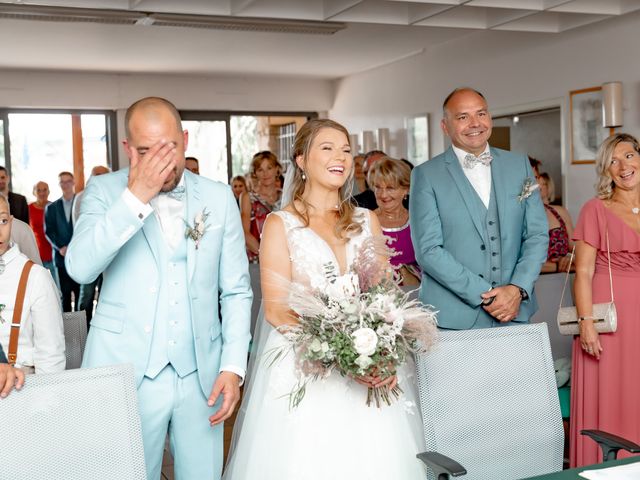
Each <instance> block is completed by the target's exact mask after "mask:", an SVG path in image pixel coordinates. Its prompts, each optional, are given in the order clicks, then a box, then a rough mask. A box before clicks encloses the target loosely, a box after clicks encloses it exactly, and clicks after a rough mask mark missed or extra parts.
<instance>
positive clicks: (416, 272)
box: [368, 157, 421, 285]
mask: <svg viewBox="0 0 640 480" xmlns="http://www.w3.org/2000/svg"><path fill="white" fill-rule="evenodd" d="M410 181H411V169H410V168H409V167H408V166H407V165H406V164H405V163H403V162H401V161H399V160H395V159H393V158H390V157H382V158H380V159H378V160H377V161H376V162H375V163H374V164H373V166H372V167H371V169H370V170H369V175H368V182H369V185H370V186H371V187H372V188H373V193H374V194H375V198H376V202H377V204H378V208H377V209H376V210H374V212H375V213H376V215H377V216H378V220H380V226H381V227H382V233H383V234H384V235H385V236H387V237H389V238H391V239H392V242H391V244H390V246H391V248H393V249H394V250H395V251H396V255H395V256H393V257H391V265H393V266H394V267H395V268H396V270H397V271H398V273H399V275H400V277H401V281H402V284H403V285H419V284H420V276H421V274H420V268H419V267H418V262H416V255H415V252H414V251H413V244H412V243H411V227H410V226H409V211H408V210H407V209H406V208H405V207H404V205H403V203H402V202H403V200H404V199H405V198H406V196H407V195H408V193H409V182H410Z"/></svg>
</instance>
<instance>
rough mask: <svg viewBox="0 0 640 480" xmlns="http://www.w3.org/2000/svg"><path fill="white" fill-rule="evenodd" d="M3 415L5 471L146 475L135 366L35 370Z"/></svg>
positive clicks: (26, 479)
mask: <svg viewBox="0 0 640 480" xmlns="http://www.w3.org/2000/svg"><path fill="white" fill-rule="evenodd" d="M0 418H1V419H2V434H3V438H4V439H5V445H4V447H3V448H0V465H1V466H2V467H1V469H0V470H1V472H2V473H1V474H0V477H2V478H7V479H9V478H10V479H12V480H34V479H45V478H59V479H64V480H98V479H99V480H123V479H127V480H143V479H146V471H145V463H144V451H143V447H142V429H141V426H140V417H139V414H138V404H137V397H136V388H135V384H134V377H133V367H132V366H131V365H115V366H111V367H103V368H91V369H78V370H68V371H65V372H61V373H52V374H39V375H28V376H27V379H26V381H25V385H24V387H23V388H22V390H21V391H19V392H18V391H13V392H11V393H10V394H9V396H8V397H7V398H5V399H3V400H1V401H0Z"/></svg>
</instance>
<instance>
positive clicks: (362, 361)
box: [355, 355, 373, 370]
mask: <svg viewBox="0 0 640 480" xmlns="http://www.w3.org/2000/svg"><path fill="white" fill-rule="evenodd" d="M355 363H356V365H358V366H359V367H360V368H361V369H362V370H366V369H367V368H368V367H369V365H371V364H372V363H373V360H371V358H370V357H367V356H366V355H360V356H359V357H358V358H356V359H355Z"/></svg>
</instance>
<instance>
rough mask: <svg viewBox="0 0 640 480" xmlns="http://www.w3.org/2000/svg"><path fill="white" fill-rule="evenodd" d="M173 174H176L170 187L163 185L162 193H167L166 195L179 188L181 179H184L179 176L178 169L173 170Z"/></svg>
mask: <svg viewBox="0 0 640 480" xmlns="http://www.w3.org/2000/svg"><path fill="white" fill-rule="evenodd" d="M173 174H174V175H173V176H174V178H173V182H172V183H171V184H169V185H168V186H167V185H162V188H161V189H160V191H161V192H165V193H166V192H170V191H172V190H173V189H174V188H176V187H177V186H178V184H179V183H180V179H181V178H182V175H180V176H178V167H176V168H174V169H173Z"/></svg>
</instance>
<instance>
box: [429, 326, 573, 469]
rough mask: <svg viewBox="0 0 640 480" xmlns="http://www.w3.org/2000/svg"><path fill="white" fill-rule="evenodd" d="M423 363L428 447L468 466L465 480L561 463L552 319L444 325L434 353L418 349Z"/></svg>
mask: <svg viewBox="0 0 640 480" xmlns="http://www.w3.org/2000/svg"><path fill="white" fill-rule="evenodd" d="M417 369H418V388H419V396H420V404H421V410H422V415H423V422H424V434H425V441H426V446H427V448H426V450H427V451H437V452H438V453H441V454H444V455H447V456H448V457H451V458H453V459H454V460H456V461H457V462H459V463H460V464H462V465H463V466H464V467H465V468H466V470H467V472H468V473H467V475H466V476H465V477H464V478H465V480H498V479H499V480H510V479H519V478H525V477H530V476H534V475H542V474H546V473H550V472H556V471H560V470H561V469H562V456H563V444H564V441H563V438H564V433H563V428H562V418H561V415H560V403H559V400H558V392H557V387H556V381H555V374H554V368H553V360H552V358H551V349H550V346H549V336H548V333H547V328H546V324H536V325H521V326H510V327H502V328H487V329H478V330H463V331H442V332H440V336H439V341H438V344H437V345H436V346H435V347H434V349H433V350H432V352H430V353H428V354H426V355H418V358H417ZM429 478H431V479H432V478H434V476H433V475H432V474H431V475H430V477H429Z"/></svg>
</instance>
